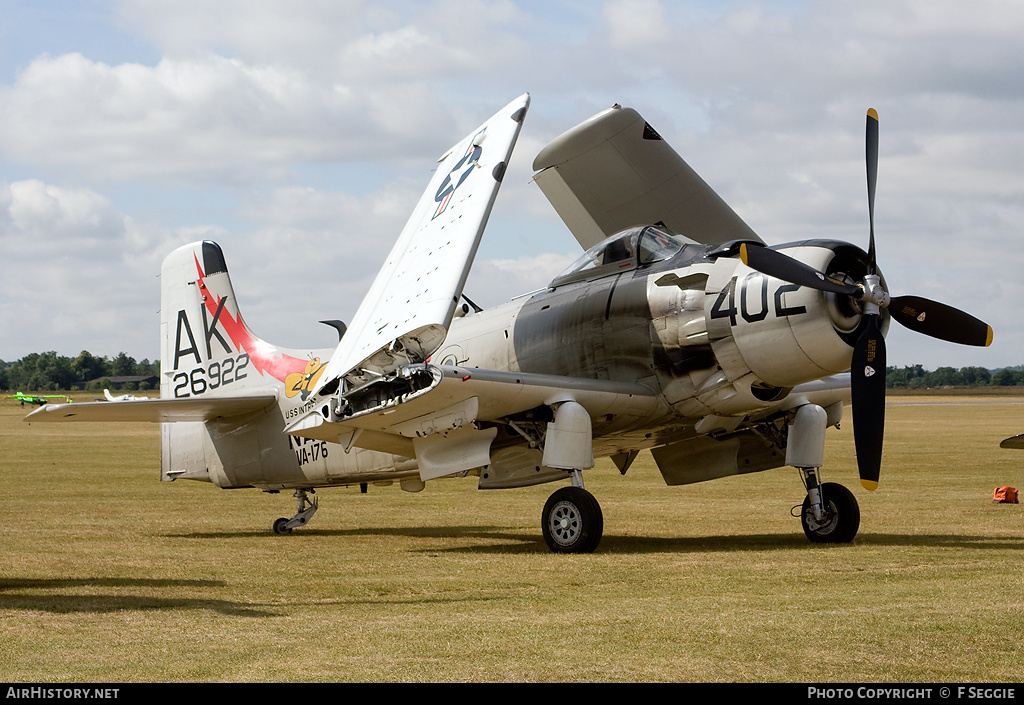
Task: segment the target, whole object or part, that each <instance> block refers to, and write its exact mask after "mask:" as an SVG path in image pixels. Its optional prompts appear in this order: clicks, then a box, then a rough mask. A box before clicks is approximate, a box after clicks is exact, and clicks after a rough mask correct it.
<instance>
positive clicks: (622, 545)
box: [170, 526, 1024, 555]
mask: <svg viewBox="0 0 1024 705" xmlns="http://www.w3.org/2000/svg"><path fill="white" fill-rule="evenodd" d="M263 535H264V534H263V533H262V532H259V531H252V532H207V533H201V534H199V533H194V534H176V535H173V536H170V537H171V538H179V539H182V538H183V539H211V540H221V539H225V538H256V537H260V536H263ZM303 536H305V537H309V538H310V539H314V538H317V537H320V538H323V537H328V538H347V537H370V536H393V537H396V538H433V539H451V540H459V541H463V542H464V543H463V545H459V546H447V547H436V548H421V547H416V548H414V549H411V550H412V552H421V553H500V554H507V553H546V552H547V547H546V545H545V544H544V543H543V542H542V541H540V540H539V539H538V537H537V536H536V534H533V533H519V532H514V531H507V530H503V529H502V528H501V527H498V526H422V527H403V528H399V527H390V526H379V527H362V528H357V529H337V530H321V529H309V530H307V531H305V532H304V533H303ZM477 540H479V541H501V542H502V543H486V544H485V543H480V544H476V543H469V542H471V541H477ZM856 544H857V545H861V546H917V547H926V546H934V547H939V548H956V549H979V550H991V549H1012V550H1024V537H1020V536H1013V537H1010V536H1007V537H996V536H974V535H957V534H882V533H862V534H861V535H860V536H858V538H857V542H856ZM849 545H850V544H844V545H839V546H835V545H826V546H820V545H817V544H811V545H808V544H807V542H806V541H804V540H802V538H801V537H800V536H797V535H789V534H736V535H730V536H680V537H650V536H625V535H609V534H605V536H604V539H603V541H602V543H601V553H606V554H618V555H629V554H645V553H662V552H666V553H717V552H729V551H750V550H757V551H790V550H794V549H797V550H801V551H803V550H807V551H813V550H823V549H826V550H827V549H831V550H842V548H843V546H849Z"/></svg>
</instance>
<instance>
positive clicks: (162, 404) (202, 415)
mask: <svg viewBox="0 0 1024 705" xmlns="http://www.w3.org/2000/svg"><path fill="white" fill-rule="evenodd" d="M276 402H277V395H276V394H273V393H265V394H258V395H253V396H236V397H192V398H189V399H133V400H125V401H96V402H74V403H71V404H47V405H46V406H41V407H39V408H38V409H36V410H35V411H33V412H32V413H31V414H29V415H28V416H26V417H25V421H28V422H36V421H47V422H57V421H99V422H133V421H140V422H149V423H173V422H184V421H212V420H214V419H222V418H228V417H231V416H241V415H243V414H248V413H252V412H256V411H260V410H262V409H265V408H267V407H268V406H270V405H271V404H274V403H276Z"/></svg>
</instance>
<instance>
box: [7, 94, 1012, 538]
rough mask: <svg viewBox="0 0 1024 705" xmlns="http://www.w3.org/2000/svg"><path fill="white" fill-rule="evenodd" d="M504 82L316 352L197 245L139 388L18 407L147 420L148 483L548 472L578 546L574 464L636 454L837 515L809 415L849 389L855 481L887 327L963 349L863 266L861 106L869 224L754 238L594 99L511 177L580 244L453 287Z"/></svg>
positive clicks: (472, 228) (854, 519)
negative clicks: (789, 494)
mask: <svg viewBox="0 0 1024 705" xmlns="http://www.w3.org/2000/svg"><path fill="white" fill-rule="evenodd" d="M529 102H530V99H529V95H523V96H521V97H519V98H517V99H516V100H514V101H512V102H511V103H509V104H508V105H507V106H505V107H504V108H502V109H501V110H500V111H498V112H497V113H496V114H495V115H494V116H493V117H492V118H490V119H489V120H487V121H486V122H484V123H483V124H482V125H481V126H480V127H479V128H477V129H476V130H473V131H472V132H471V133H470V134H469V135H468V136H467V137H465V138H464V139H463V140H462V141H460V142H458V143H457V144H456V145H455V146H454V147H452V148H451V149H450V150H449V151H447V152H446V153H445V154H444V155H443V156H442V157H441V158H440V160H439V163H438V167H437V169H436V171H435V173H434V176H433V178H432V179H431V180H430V182H429V185H428V186H427V189H426V191H425V192H424V194H423V196H422V197H421V199H420V201H419V202H418V204H417V205H416V207H415V210H414V211H413V214H412V216H411V217H410V219H409V221H408V223H407V225H406V226H405V228H404V229H403V231H402V232H401V234H400V235H399V237H398V240H397V242H396V244H395V246H394V249H393V250H392V251H391V254H390V256H389V257H388V258H387V261H386V263H385V264H384V266H383V268H382V269H381V270H380V272H379V274H378V275H377V277H376V279H375V281H374V282H373V284H372V286H371V287H370V290H369V292H368V293H367V295H366V297H365V298H364V300H363V301H362V303H361V305H360V306H359V308H358V309H357V311H356V313H355V315H354V317H353V319H352V321H351V323H350V324H349V326H348V327H347V329H346V328H345V327H344V326H341V325H338V326H337V327H338V330H339V332H341V333H342V336H341V340H340V342H339V344H338V346H337V348H336V349H334V350H294V349H286V348H279V347H276V346H274V345H271V344H269V343H267V342H265V341H263V340H261V339H260V338H258V337H256V336H255V335H254V334H253V333H252V332H251V331H250V329H249V328H248V327H247V326H246V324H245V323H244V322H243V320H242V317H241V315H240V313H239V310H238V301H237V299H236V297H235V293H234V291H233V289H232V286H231V282H230V279H229V277H228V269H227V265H226V264H225V259H224V255H223V252H222V250H221V248H220V247H219V246H218V245H216V244H215V243H213V242H209V241H206V242H197V243H193V244H189V245H185V246H183V247H181V248H179V249H177V250H175V251H174V252H172V253H171V254H170V255H169V256H168V257H167V258H166V260H165V261H164V263H163V266H162V271H161V281H162V284H161V286H162V293H161V325H160V331H161V332H160V335H161V341H162V354H161V356H160V359H161V365H162V369H161V386H160V389H161V394H160V397H161V398H160V399H150V400H136V401H132V400H125V401H119V402H118V403H116V404H113V403H109V402H100V403H76V404H54V405H48V406H45V407H42V408H40V409H38V410H36V411H35V412H33V413H32V414H30V415H29V416H28V417H27V419H26V420H28V421H92V420H97V421H113V420H121V421H153V422H159V423H161V424H162V426H161V433H162V453H161V473H162V478H163V479H164V480H175V479H179V478H180V479H191V480H200V481H205V482H211V483H213V484H215V485H218V486H220V487H224V488H235V487H255V488H259V489H261V490H264V491H269V492H276V491H281V490H294V491H295V494H294V496H295V499H296V504H297V507H296V513H295V515H294V516H292V517H291V518H281V519H278V520H277V521H276V522H274V525H273V528H274V530H275V531H276V532H278V533H282V534H284V533H290V532H291V531H292V530H293V529H295V528H297V527H301V526H303V525H305V524H306V523H307V522H308V521H309V519H310V517H311V516H312V515H313V513H314V512H315V511H316V510H317V506H318V504H317V502H316V500H315V498H311V497H310V495H311V494H314V492H315V490H316V488H322V487H328V486H341V485H348V486H356V485H360V486H362V487H363V488H364V489H365V488H366V486H367V485H368V484H370V483H374V484H390V483H394V482H398V483H399V484H400V485H401V487H402V489H405V490H409V491H419V490H422V489H423V488H424V486H425V483H427V482H431V481H434V480H436V479H439V478H445V477H467V476H468V477H472V478H474V479H475V481H476V482H477V483H478V486H479V488H481V489H503V488H515V487H524V486H529V485H535V484H540V483H546V482H563V483H567V484H566V485H565V486H563V487H562V488H560V489H558V490H556V491H555V492H554V493H553V494H552V495H551V496H550V498H549V499H548V501H547V503H546V504H545V506H544V508H543V512H542V517H541V530H542V534H543V537H544V540H545V542H546V543H547V545H548V547H549V548H550V549H551V550H552V551H555V552H562V553H579V552H589V551H593V550H594V549H595V548H596V547H597V546H598V543H599V542H600V540H601V535H602V531H603V524H604V520H603V517H602V512H601V508H600V506H599V504H598V502H597V500H596V499H595V498H594V496H593V495H592V494H591V493H589V492H588V491H587V490H586V489H585V488H584V483H583V473H584V472H585V471H588V470H590V469H591V468H593V467H594V466H595V461H594V459H595V457H610V458H611V460H612V461H613V462H614V464H615V465H616V466H617V467H618V469H619V471H620V472H622V473H626V472H627V470H628V469H629V467H630V465H631V463H633V461H634V460H635V458H636V457H637V455H638V454H639V453H640V452H642V451H650V452H651V453H652V455H653V457H654V460H655V462H656V463H657V466H658V468H659V470H660V471H661V473H662V475H663V477H664V480H665V482H666V483H667V484H669V485H680V484H686V483H693V482H701V481H704V480H711V479H714V478H719V477H724V476H728V475H735V474H739V473H750V472H757V471H763V470H767V469H769V468H775V467H780V466H783V465H790V466H793V467H795V468H797V469H798V470H799V472H800V476H801V478H802V480H803V482H804V485H805V491H806V498H805V499H804V501H803V506H802V511H801V513H800V517H801V522H802V525H803V529H804V532H805V534H806V535H807V537H808V538H809V539H810V540H811V541H813V542H848V541H851V540H852V539H853V538H854V536H855V535H856V533H857V530H858V527H859V524H860V510H859V507H858V503H857V500H856V498H855V497H854V495H853V493H852V492H850V491H849V490H848V489H846V488H845V487H843V486H842V485H839V484H836V483H830V482H821V480H820V469H821V466H822V464H823V457H824V444H825V432H826V428H828V427H829V426H834V425H836V424H837V423H838V422H839V420H840V418H841V416H842V412H843V407H844V404H846V403H850V402H851V401H852V405H853V422H854V431H855V437H856V443H855V445H856V453H857V462H858V465H859V470H860V476H861V481H862V483H863V484H864V486H865V487H867V488H868V489H874V488H875V487H876V486H877V483H878V478H879V468H880V463H881V449H882V436H883V423H884V421H883V414H884V394H885V387H884V385H885V339H884V333H885V332H886V330H887V329H888V326H889V324H890V321H891V320H893V319H894V320H896V321H897V322H899V323H901V324H902V325H905V326H907V327H909V328H911V329H913V330H915V331H918V332H920V333H923V334H925V335H930V336H933V337H936V338H939V339H942V340H948V341H953V342H957V343H963V344H967V345H988V344H989V343H991V340H992V331H991V329H990V328H989V327H988V326H987V325H986V324H984V323H982V322H981V321H979V320H977V319H975V318H973V317H971V316H969V315H968V314H966V313H962V312H960V311H958V310H956V309H952V308H950V307H948V306H945V305H943V304H938V303H935V302H932V301H928V300H926V299H922V298H919V297H915V296H899V297H891V296H890V295H889V293H888V286H887V284H886V282H885V280H884V278H883V277H882V273H881V271H880V270H879V268H878V266H877V264H876V251H875V236H874V192H875V178H876V177H875V174H876V171H877V158H878V119H877V115H876V114H875V112H874V111H870V112H869V114H868V121H867V148H866V153H867V165H868V213H869V223H870V231H869V240H868V249H867V251H866V252H865V251H864V250H862V249H861V248H859V247H857V246H855V245H852V244H849V243H846V242H839V241H834V240H827V239H822V240H807V241H802V242H794V243H789V244H785V245H778V246H774V247H769V246H767V245H766V244H765V243H764V242H763V241H762V240H761V239H760V238H759V237H758V236H757V235H756V234H755V233H754V231H753V230H751V228H750V227H749V226H748V225H747V224H746V223H744V222H743V220H742V219H741V218H740V217H739V216H738V215H737V214H736V213H735V212H734V211H733V210H732V209H731V208H730V207H729V206H728V205H727V204H726V203H725V202H724V201H723V200H722V199H721V198H720V197H719V196H718V195H717V194H716V193H715V192H714V191H713V190H712V189H711V188H710V187H709V186H708V185H707V184H706V183H705V182H704V181H703V180H702V179H701V178H700V177H699V176H698V175H697V174H696V173H695V172H694V171H693V170H692V169H691V168H690V167H689V166H688V165H687V164H686V162H685V161H683V159H681V158H680V157H679V155H678V154H676V152H675V151H673V150H672V148H671V147H670V146H669V145H668V144H667V143H666V142H665V141H664V140H663V139H662V138H661V136H660V135H659V134H658V133H657V132H656V131H655V130H654V128H653V127H651V126H650V125H649V124H647V122H646V121H645V120H644V119H643V118H642V117H641V116H640V115H639V114H638V113H637V112H636V111H634V110H632V109H628V108H624V107H621V106H619V105H615V106H614V107H612V108H610V109H608V110H605V111H603V112H601V113H599V114H598V115H595V116H594V117H592V118H590V119H589V120H587V121H585V122H583V123H582V124H580V125H578V126H576V127H574V128H572V129H571V130H569V131H568V132H566V133H564V134H562V135H561V136H559V137H558V138H556V139H555V140H554V141H552V142H551V143H550V144H548V145H547V146H546V147H545V148H544V149H543V150H542V151H541V152H540V153H539V154H538V155H537V157H536V159H535V161H534V163H533V168H534V170H535V172H536V174H535V177H534V178H535V181H536V183H537V184H538V186H539V187H540V189H541V190H542V191H543V192H544V194H545V195H546V196H547V198H548V199H549V200H550V202H551V203H552V205H553V206H554V208H555V210H556V211H557V212H558V213H559V215H560V216H561V217H562V219H563V220H564V222H565V223H566V225H567V226H568V228H569V229H570V231H571V232H572V233H573V235H574V236H575V237H576V239H577V240H578V241H579V243H580V244H581V245H582V247H583V249H584V250H585V252H584V253H583V255H582V256H581V257H580V258H579V260H578V261H576V262H575V263H574V264H573V265H572V266H570V267H569V268H568V269H567V270H565V271H564V272H563V273H562V274H561V275H559V276H558V277H556V278H555V279H554V280H553V281H552V282H551V283H550V285H549V286H548V287H547V288H546V289H544V290H542V291H539V292H536V293H533V294H529V295H526V296H523V297H520V298H517V299H514V300H512V301H511V302H509V303H506V304H504V305H501V306H497V307H494V308H491V309H488V310H477V309H478V307H470V306H467V305H466V304H463V303H461V301H462V299H463V287H464V285H465V282H466V278H467V275H468V272H469V269H470V266H471V264H472V261H473V258H474V255H475V253H476V250H477V246H478V244H479V242H480V238H481V236H482V233H483V230H484V226H485V224H486V221H487V218H488V215H489V213H490V211H491V207H492V204H493V203H494V200H495V197H496V194H497V191H498V188H499V186H500V185H501V182H502V178H503V176H504V174H505V169H506V166H507V164H508V162H509V159H510V156H511V153H512V149H513V146H514V145H515V142H516V140H517V138H518V135H519V132H520V128H521V126H522V124H523V120H524V118H525V116H526V113H527V109H528V107H529Z"/></svg>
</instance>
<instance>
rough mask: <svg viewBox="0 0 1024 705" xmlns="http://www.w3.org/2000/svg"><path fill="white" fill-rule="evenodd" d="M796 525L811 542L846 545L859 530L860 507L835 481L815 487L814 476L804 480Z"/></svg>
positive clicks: (815, 478) (847, 491)
mask: <svg viewBox="0 0 1024 705" xmlns="http://www.w3.org/2000/svg"><path fill="white" fill-rule="evenodd" d="M808 475H809V476H810V475H811V474H810V473H808ZM800 523H801V524H802V525H803V527H804V534H805V535H806V536H807V538H808V539H809V540H810V541H811V542H812V543H849V542H850V541H853V537H854V536H856V535H857V530H858V529H859V528H860V506H859V505H858V504H857V498H856V497H854V496H853V493H852V492H850V490H848V489H846V488H845V487H843V486H842V485H840V484H837V483H835V482H824V483H822V484H820V485H819V484H817V477H816V474H814V475H813V476H811V477H809V478H808V480H807V496H806V497H805V498H804V503H803V505H802V506H801V508H800Z"/></svg>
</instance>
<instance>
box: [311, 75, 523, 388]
mask: <svg viewBox="0 0 1024 705" xmlns="http://www.w3.org/2000/svg"><path fill="white" fill-rule="evenodd" d="M529 103H530V97H529V95H528V94H524V95H522V96H520V97H519V98H517V99H516V100H514V101H512V102H511V103H509V104H508V105H507V106H505V107H504V108H503V109H502V110H500V111H498V113H496V114H495V115H494V116H493V117H491V118H490V119H489V120H488V121H487V122H485V123H484V124H482V125H481V126H480V127H478V128H477V129H476V130H474V131H473V132H471V133H470V134H469V135H468V136H467V137H466V138H465V139H463V140H462V141H460V142H459V143H458V144H456V145H455V146H454V147H452V148H451V149H450V150H448V151H447V152H446V153H445V154H444V156H442V157H441V159H440V160H439V162H438V165H437V170H436V172H435V173H434V176H433V178H432V179H431V181H430V184H429V185H428V186H427V189H426V191H425V192H424V193H423V196H422V197H421V198H420V201H419V203H418V204H417V205H416V208H415V210H414V211H413V213H412V216H411V217H410V218H409V221H408V223H406V226H405V228H404V229H403V230H402V233H401V235H400V236H399V238H398V241H397V242H396V243H395V246H394V248H393V249H392V251H391V254H390V255H388V258H387V261H386V262H385V264H384V266H383V268H382V269H381V270H380V272H379V273H378V274H377V278H376V279H375V280H374V282H373V285H372V286H371V287H370V290H369V292H368V293H367V295H366V297H365V298H364V299H363V301H362V303H361V304H360V306H359V309H358V310H357V311H356V314H355V316H354V318H353V319H352V322H351V323H350V324H349V327H348V330H347V331H346V333H345V337H344V338H343V339H342V341H341V344H340V345H339V346H338V348H337V350H336V351H335V353H334V355H333V356H332V357H331V360H330V362H329V363H328V365H327V367H326V369H325V370H324V374H322V375H321V377H320V385H319V388H318V390H321V389H324V388H326V387H328V386H336V383H337V382H338V380H340V379H341V378H342V377H343V376H346V375H349V376H351V378H352V379H357V380H358V379H365V375H367V374H369V375H379V374H382V373H387V372H389V371H391V370H393V369H395V367H397V366H399V365H402V364H408V363H410V362H421V361H423V360H425V359H427V358H428V357H429V356H430V355H431V353H433V352H434V351H435V350H436V349H437V348H438V346H440V345H441V343H442V342H443V341H444V338H445V335H446V334H447V331H448V326H449V325H450V323H451V320H452V316H453V315H454V312H455V307H456V304H457V303H458V300H459V298H460V297H461V296H462V288H463V286H464V285H465V283H466V277H467V276H468V274H469V269H470V266H471V265H472V263H473V258H474V256H475V255H476V250H477V246H478V244H479V242H480V237H481V235H482V234H483V230H484V226H485V225H486V223H487V218H488V216H489V214H490V212H491V207H492V206H493V204H494V199H495V197H496V196H497V193H498V187H499V186H500V185H501V180H502V178H503V176H504V173H505V167H506V164H507V163H508V159H509V157H510V155H511V153H512V148H513V146H514V145H515V142H516V139H517V137H518V136H519V130H520V127H521V126H522V122H523V119H524V117H525V114H526V110H527V108H528V107H529Z"/></svg>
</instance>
